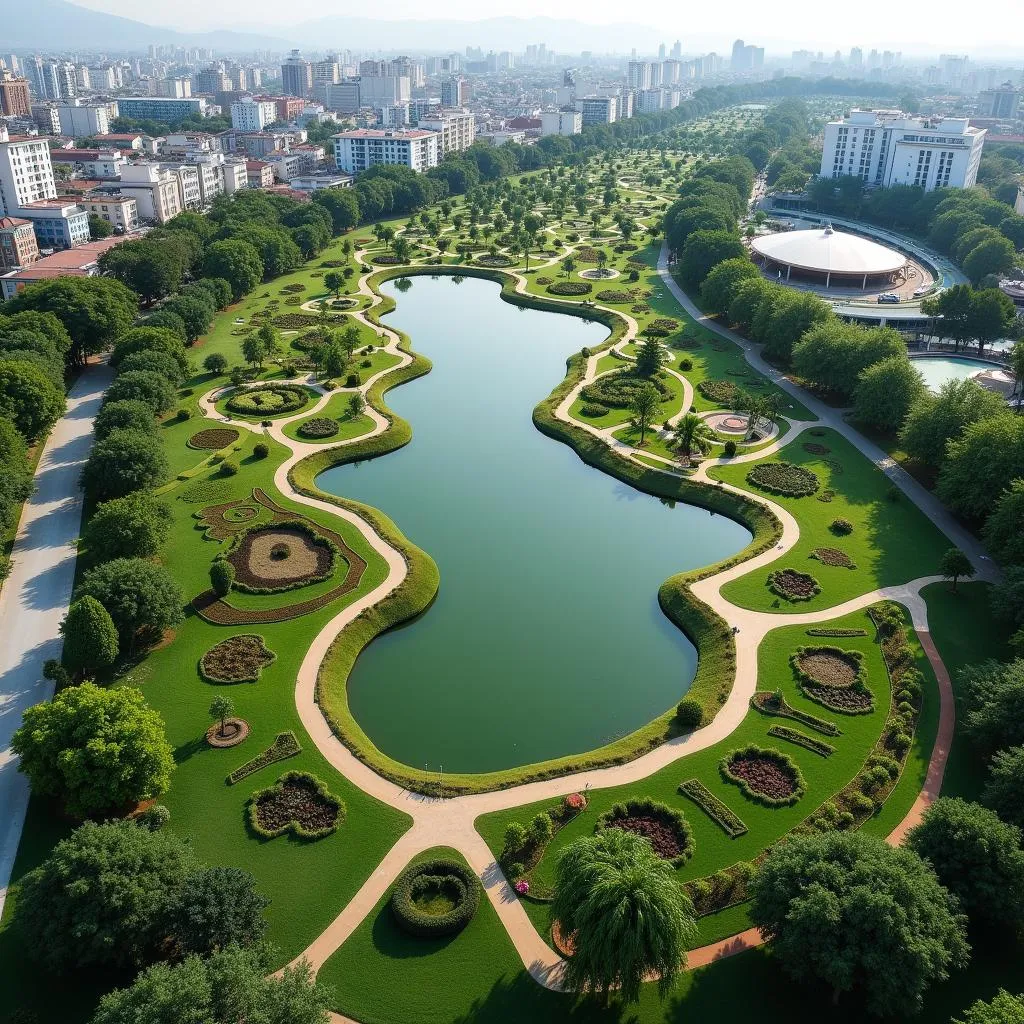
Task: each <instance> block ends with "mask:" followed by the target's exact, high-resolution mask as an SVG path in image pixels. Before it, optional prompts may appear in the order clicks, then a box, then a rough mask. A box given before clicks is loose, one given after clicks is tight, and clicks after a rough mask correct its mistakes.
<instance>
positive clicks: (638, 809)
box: [594, 797, 695, 867]
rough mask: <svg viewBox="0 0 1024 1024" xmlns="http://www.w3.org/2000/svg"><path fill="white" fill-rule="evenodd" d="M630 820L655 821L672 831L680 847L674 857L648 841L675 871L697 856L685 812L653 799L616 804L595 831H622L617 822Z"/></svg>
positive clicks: (609, 809) (600, 819) (676, 843)
mask: <svg viewBox="0 0 1024 1024" xmlns="http://www.w3.org/2000/svg"><path fill="white" fill-rule="evenodd" d="M629 818H641V819H652V820H653V821H655V822H656V823H658V824H659V825H662V826H663V827H664V828H665V829H667V830H668V832H669V833H670V835H671V837H672V839H673V840H674V842H675V845H676V846H677V847H678V852H677V853H676V854H674V855H673V856H671V857H669V856H667V855H665V854H664V853H662V852H661V851H660V850H659V849H658V843H657V841H656V840H655V839H652V838H651V837H650V836H645V838H647V839H648V841H649V842H650V843H651V845H652V846H653V847H654V852H655V853H657V854H658V855H659V856H661V857H663V858H664V859H665V860H670V861H671V862H672V864H673V865H674V866H675V867H680V866H681V865H683V864H685V863H686V862H687V861H688V860H689V859H690V858H691V857H692V856H693V852H694V849H695V843H694V839H693V829H692V828H690V823H689V822H688V821H687V820H686V818H685V817H684V816H683V814H682V812H681V811H677V810H675V809H674V808H672V807H669V806H668V805H667V804H663V803H659V802H657V801H656V800H652V799H651V798H650V797H641V798H639V799H634V800H627V801H626V802H625V803H618V804H613V805H612V806H611V807H609V808H608V810H607V811H605V812H604V814H602V815H601V816H600V817H599V818H598V819H597V824H596V825H595V826H594V831H596V832H600V831H601V830H602V829H607V828H618V827H619V826H618V825H617V824H616V822H621V821H625V820H627V819H629ZM627 831H631V832H635V833H636V834H637V835H644V833H643V832H638V831H636V830H634V829H627Z"/></svg>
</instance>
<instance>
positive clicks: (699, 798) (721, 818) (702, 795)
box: [679, 779, 747, 839]
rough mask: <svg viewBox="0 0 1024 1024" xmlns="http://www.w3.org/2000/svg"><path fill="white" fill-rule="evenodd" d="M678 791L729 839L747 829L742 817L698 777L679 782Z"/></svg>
mask: <svg viewBox="0 0 1024 1024" xmlns="http://www.w3.org/2000/svg"><path fill="white" fill-rule="evenodd" d="M679 792H680V793H682V794H683V796H688V797H689V798H690V799H691V800H692V801H693V802H694V803H695V804H696V805H697V806H698V807H699V808H700V809H701V810H702V811H703V812H704V813H705V814H706V815H707V816H708V817H709V818H710V819H711V820H712V821H713V822H714V823H715V824H716V825H717V826H718V827H719V828H720V829H721V830H722V831H723V832H724V833H725V834H726V835H727V836H728V837H729V838H730V839H736V838H737V837H738V836H741V835H743V834H744V833H745V832H746V831H747V826H746V825H745V824H744V822H743V819H742V818H740V816H739V815H738V814H736V812H735V811H733V809H732V808H731V807H729V806H728V805H727V804H724V803H723V802H722V801H721V800H719V799H718V797H717V796H715V794H714V793H712V792H711V790H710V789H708V788H707V786H705V785H704V783H703V782H701V781H700V780H699V779H687V780H686V781H685V782H681V783H680V784H679Z"/></svg>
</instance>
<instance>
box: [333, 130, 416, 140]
mask: <svg viewBox="0 0 1024 1024" xmlns="http://www.w3.org/2000/svg"><path fill="white" fill-rule="evenodd" d="M434 135H435V133H434V132H428V131H424V130H419V129H417V128H409V129H404V130H403V129H395V130H392V129H390V128H355V129H353V130H352V131H349V132H338V134H337V135H334V136H332V137H333V138H335V139H429V138H434Z"/></svg>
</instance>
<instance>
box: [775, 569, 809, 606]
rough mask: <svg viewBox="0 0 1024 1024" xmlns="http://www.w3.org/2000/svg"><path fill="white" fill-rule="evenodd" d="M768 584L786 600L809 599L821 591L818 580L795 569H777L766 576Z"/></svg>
mask: <svg viewBox="0 0 1024 1024" xmlns="http://www.w3.org/2000/svg"><path fill="white" fill-rule="evenodd" d="M768 586H769V587H770V588H771V590H772V591H773V592H774V593H776V594H778V595H779V597H783V598H785V599H786V600H787V601H810V599H811V598H812V597H814V596H815V595H816V594H819V593H821V587H820V586H819V585H818V581H817V580H816V579H815V578H814V577H813V576H809V575H808V574H807V573H805V572H799V571H798V570H796V569H779V570H778V571H777V572H773V573H772V574H771V575H770V576H769V577H768Z"/></svg>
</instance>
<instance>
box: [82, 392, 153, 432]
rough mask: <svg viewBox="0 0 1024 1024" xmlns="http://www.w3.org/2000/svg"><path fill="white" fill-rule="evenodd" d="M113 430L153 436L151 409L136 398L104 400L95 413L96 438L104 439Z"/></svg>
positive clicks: (94, 429) (94, 427)
mask: <svg viewBox="0 0 1024 1024" xmlns="http://www.w3.org/2000/svg"><path fill="white" fill-rule="evenodd" d="M115 430H129V431H132V432H134V433H138V434H143V435H148V436H151V437H152V436H155V435H156V420H155V419H154V418H153V410H152V409H150V407H149V406H148V405H147V404H146V403H145V402H140V401H139V400H138V399H125V400H124V401H121V402H104V403H103V406H102V408H101V409H100V411H99V412H98V413H97V414H96V421H95V423H94V424H93V431H94V433H95V434H96V440H97V441H102V440H104V439H105V438H107V437H109V436H110V435H111V434H112V433H113V432H114V431H115Z"/></svg>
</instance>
